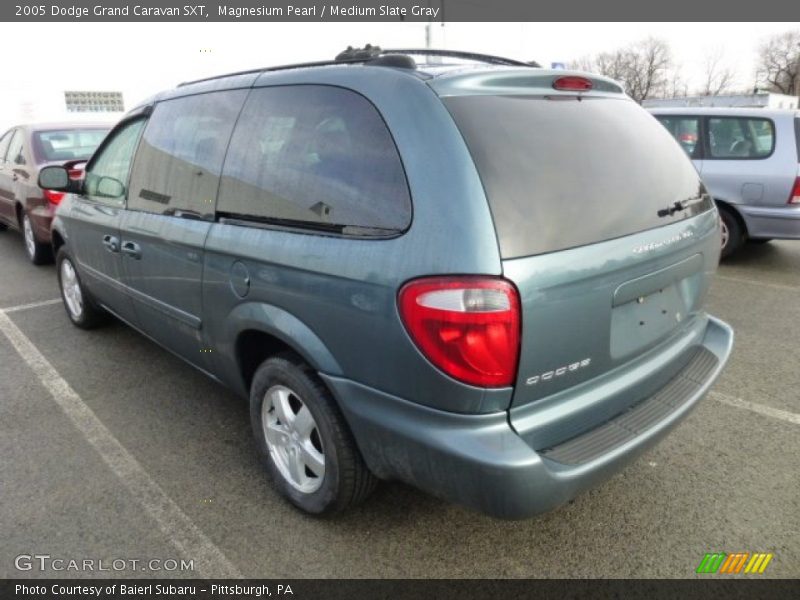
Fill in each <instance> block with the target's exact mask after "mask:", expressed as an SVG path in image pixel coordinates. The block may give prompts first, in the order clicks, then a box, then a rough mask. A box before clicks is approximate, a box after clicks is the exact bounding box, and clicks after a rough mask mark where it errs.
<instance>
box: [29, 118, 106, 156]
mask: <svg viewBox="0 0 800 600" xmlns="http://www.w3.org/2000/svg"><path fill="white" fill-rule="evenodd" d="M107 133H108V128H107V127H105V128H102V129H58V130H53V131H36V132H34V134H33V152H34V154H35V156H36V162H38V163H44V162H52V161H59V160H76V159H77V160H86V159H89V158H91V156H92V154H93V153H94V151H95V150H96V149H97V147H98V146H99V145H100V142H102V141H103V138H105V137H106V134H107Z"/></svg>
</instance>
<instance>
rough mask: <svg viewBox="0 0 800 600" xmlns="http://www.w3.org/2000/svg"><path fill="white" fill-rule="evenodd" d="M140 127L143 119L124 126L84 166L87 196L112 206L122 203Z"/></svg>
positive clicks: (142, 124) (123, 202)
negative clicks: (85, 166) (89, 162)
mask: <svg viewBox="0 0 800 600" xmlns="http://www.w3.org/2000/svg"><path fill="white" fill-rule="evenodd" d="M143 126H144V119H139V120H138V121H132V122H130V123H128V124H126V125H123V127H122V128H121V129H118V130H117V131H116V132H114V133H112V134H111V135H112V136H113V137H112V138H111V140H109V142H108V144H106V145H105V147H104V148H103V149H102V150H100V154H98V155H97V156H95V158H94V160H92V162H91V164H89V165H88V166H87V170H86V179H85V186H84V190H85V192H86V195H87V196H88V197H89V198H91V199H92V200H95V201H98V202H103V203H107V204H111V205H114V206H122V205H124V204H125V194H126V191H127V190H126V185H127V182H128V174H129V173H130V168H131V160H132V159H133V153H134V152H135V151H136V143H137V142H138V141H139V133H140V132H141V131H142V127H143Z"/></svg>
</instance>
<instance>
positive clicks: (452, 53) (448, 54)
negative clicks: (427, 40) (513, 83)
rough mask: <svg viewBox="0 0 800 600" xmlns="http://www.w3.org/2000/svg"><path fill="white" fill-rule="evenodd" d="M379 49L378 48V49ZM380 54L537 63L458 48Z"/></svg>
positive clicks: (517, 64) (395, 50) (515, 64)
mask: <svg viewBox="0 0 800 600" xmlns="http://www.w3.org/2000/svg"><path fill="white" fill-rule="evenodd" d="M378 50H380V48H379V49H378ZM380 54H407V55H415V56H438V57H441V58H461V59H464V60H474V61H476V62H482V63H487V64H490V65H506V66H510V67H537V66H539V65H538V64H531V63H529V62H523V61H521V60H514V59H512V58H504V57H502V56H493V55H491V54H480V53H478V52H461V51H459V50H434V49H432V48H392V49H391V50H382V51H380Z"/></svg>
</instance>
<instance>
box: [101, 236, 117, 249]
mask: <svg viewBox="0 0 800 600" xmlns="http://www.w3.org/2000/svg"><path fill="white" fill-rule="evenodd" d="M103 245H104V246H105V247H106V250H108V251H109V252H119V238H116V237H114V236H113V235H104V236H103Z"/></svg>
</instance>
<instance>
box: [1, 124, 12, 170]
mask: <svg viewBox="0 0 800 600" xmlns="http://www.w3.org/2000/svg"><path fill="white" fill-rule="evenodd" d="M13 133H14V132H13V130H11V131H6V132H5V133H4V134H3V137H2V138H0V164H2V163H3V162H5V160H6V152H7V151H8V144H9V142H11V136H12V135H13Z"/></svg>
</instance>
